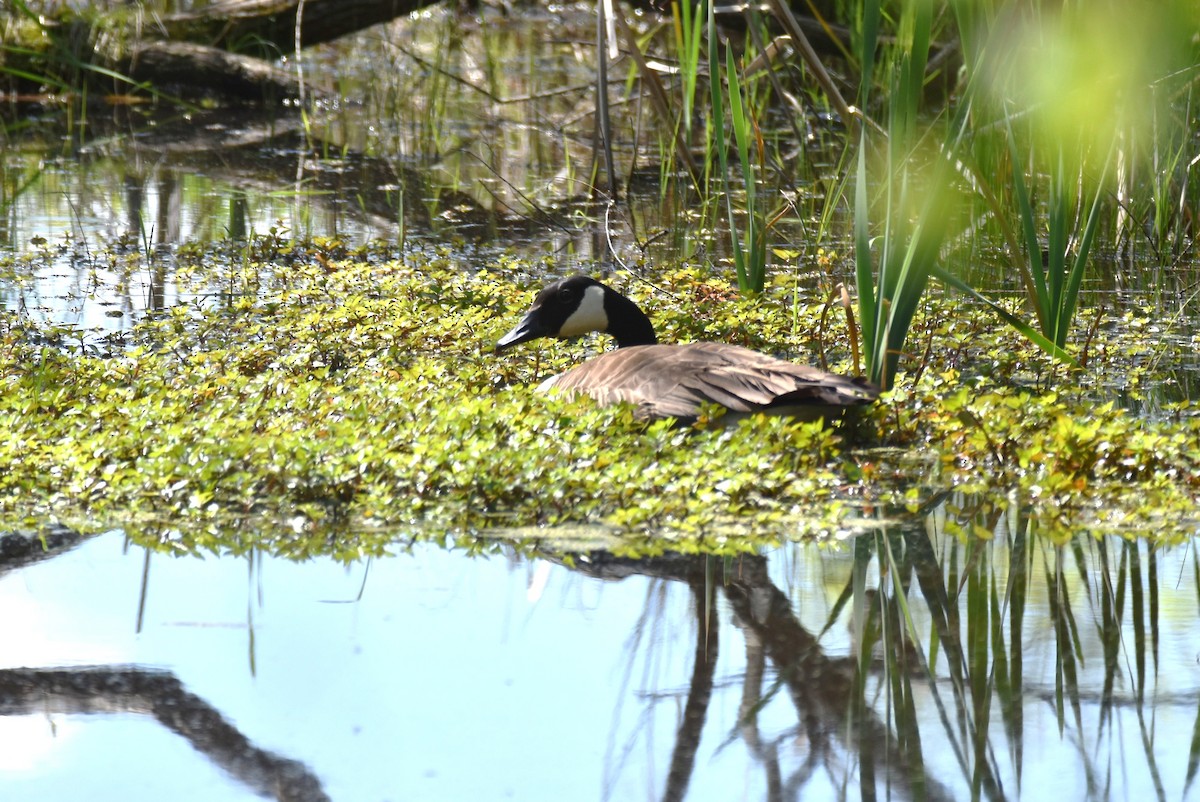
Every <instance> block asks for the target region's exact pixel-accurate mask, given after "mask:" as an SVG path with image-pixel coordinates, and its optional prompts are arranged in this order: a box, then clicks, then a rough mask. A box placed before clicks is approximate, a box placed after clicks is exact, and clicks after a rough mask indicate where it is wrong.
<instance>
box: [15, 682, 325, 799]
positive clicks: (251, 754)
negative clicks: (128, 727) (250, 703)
mask: <svg viewBox="0 0 1200 802" xmlns="http://www.w3.org/2000/svg"><path fill="white" fill-rule="evenodd" d="M34 712H54V713H115V712H133V713H149V714H150V715H152V716H154V717H155V718H156V719H158V720H159V721H160V722H161V723H162V724H163V726H165V727H166V728H167V729H169V730H171V731H172V732H175V733H178V734H179V735H182V736H183V737H184V738H186V739H187V740H188V741H189V742H190V743H191V744H192V746H193V747H195V748H196V750H197V751H199V752H201V753H202V754H204V755H206V756H207V757H208V758H209V759H211V760H212V761H213V762H214V763H215V764H217V765H218V766H220V767H221V768H223V769H225V771H227V772H229V774H231V775H232V776H233V777H235V778H236V779H238V780H239V781H241V782H242V783H244V784H245V785H246V786H247V787H248V788H250V789H251V790H253V791H254V792H255V793H257V794H260V795H262V796H268V797H274V798H275V799H278V800H281V802H328V800H329V797H328V796H327V795H326V794H325V792H324V791H323V790H322V789H321V783H320V780H318V779H317V778H316V777H315V776H314V775H313V773H312V772H311V771H310V770H309V769H308V767H306V766H305V765H304V764H303V763H300V762H299V761H295V760H288V759H286V758H282V757H279V756H277V755H275V754H272V753H271V752H268V751H266V750H264V749H259V748H258V747H256V746H254V745H252V744H251V743H250V740H249V739H248V738H247V737H246V736H245V735H243V734H242V733H241V732H239V731H238V729H237V728H236V727H234V726H233V725H232V724H230V723H229V722H228V721H226V720H225V719H224V718H223V717H222V716H221V714H220V713H218V712H217V711H216V710H214V709H213V708H212V707H211V706H210V705H209V704H208V703H207V702H205V701H204V700H203V699H201V698H200V697H199V696H196V695H195V694H194V693H190V692H188V691H187V690H185V689H184V687H183V683H181V682H180V681H179V679H178V678H176V677H174V676H172V675H171V674H168V673H166V672H159V671H144V670H141V669H136V668H107V667H96V668H83V669H32V668H17V669H9V670H4V671H0V715H7V716H11V715H24V714H29V713H34Z"/></svg>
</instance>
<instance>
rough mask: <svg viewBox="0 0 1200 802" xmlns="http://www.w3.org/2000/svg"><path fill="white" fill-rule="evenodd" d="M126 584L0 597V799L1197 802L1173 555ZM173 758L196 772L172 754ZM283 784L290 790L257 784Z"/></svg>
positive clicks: (859, 553)
mask: <svg viewBox="0 0 1200 802" xmlns="http://www.w3.org/2000/svg"><path fill="white" fill-rule="evenodd" d="M146 565H147V562H146V558H145V555H144V553H142V552H140V550H137V549H130V550H125V549H124V548H123V543H122V539H121V537H120V535H119V534H117V533H113V534H110V535H107V536H103V537H100V538H97V539H94V540H91V541H88V542H86V543H84V544H83V545H82V546H80V547H79V548H77V549H76V550H74V551H73V552H70V553H68V554H66V555H64V556H60V557H57V558H55V559H54V560H50V561H43V562H41V563H38V564H36V565H29V566H25V567H23V568H19V569H13V570H10V571H9V572H8V573H6V574H4V575H3V576H2V577H0V605H3V607H4V609H5V610H6V616H5V617H4V619H3V621H2V622H0V630H2V631H0V642H2V643H4V644H5V647H4V659H3V666H2V668H3V669H5V670H4V671H3V672H2V673H0V711H2V712H3V716H0V742H2V743H3V746H2V748H0V754H4V755H6V757H5V759H4V760H0V775H3V777H4V785H5V788H6V798H15V799H33V798H36V799H51V800H53V799H74V798H76V796H77V792H76V790H75V789H77V787H78V786H77V785H76V782H77V779H76V778H77V777H78V776H79V773H80V772H81V771H84V769H85V768H86V767H88V766H93V765H106V764H107V761H109V760H117V755H118V754H121V753H124V754H137V755H140V756H142V757H143V760H142V761H141V762H140V763H139V768H138V769H137V771H139V772H142V773H146V774H149V775H153V779H154V783H156V784H157V786H156V787H159V788H160V789H161V787H162V783H164V782H167V783H170V782H172V781H176V780H178V781H179V782H188V783H194V785H195V788H200V789H204V790H203V792H202V793H199V794H196V793H192V795H190V796H189V795H188V794H189V793H191V792H187V791H186V789H184V790H181V793H180V794H179V795H175V794H172V795H171V797H172V798H213V796H214V795H215V796H218V797H220V798H231V797H232V796H236V794H239V793H250V794H261V793H268V794H270V795H273V796H275V797H276V798H280V799H300V798H320V797H319V796H304V795H303V794H304V793H310V794H312V793H316V794H325V795H327V796H328V797H329V798H332V799H389V798H394V799H399V798H412V797H417V798H480V797H482V798H494V797H496V796H502V795H507V796H513V797H515V798H521V799H540V798H545V799H564V798H571V799H580V798H582V799H588V798H599V799H635V798H637V799H640V798H645V799H683V798H687V799H693V800H694V799H722V800H724V799H729V798H752V799H754V798H761V799H770V800H775V799H797V798H806V799H807V798H813V799H824V798H843V797H848V798H855V799H874V798H878V797H880V796H886V797H889V798H897V799H961V798H969V797H975V798H988V799H1019V798H1028V799H1043V798H1047V797H1048V796H1050V795H1052V794H1059V795H1064V796H1065V797H1066V798H1072V799H1076V798H1092V797H1103V798H1118V799H1119V798H1130V797H1134V796H1136V797H1138V798H1144V797H1145V796H1146V795H1147V791H1149V793H1152V794H1154V795H1156V796H1157V797H1158V798H1164V799H1165V798H1171V799H1176V798H1185V797H1187V795H1188V794H1189V793H1190V792H1192V791H1193V790H1194V775H1195V770H1196V765H1197V750H1196V748H1195V746H1193V743H1194V733H1196V732H1197V731H1198V730H1197V721H1198V720H1200V719H1198V711H1200V693H1198V682H1197V680H1198V678H1200V675H1198V671H1197V647H1196V646H1195V643H1196V642H1197V640H1196V635H1197V632H1196V624H1195V620H1196V606H1197V598H1198V596H1200V592H1198V588H1200V585H1198V584H1197V579H1196V577H1197V572H1196V558H1195V555H1194V552H1193V551H1192V550H1191V549H1189V548H1178V549H1174V550H1169V551H1163V550H1159V549H1154V548H1151V547H1148V546H1146V545H1144V544H1141V543H1138V542H1133V541H1129V542H1127V541H1123V540H1120V539H1108V540H1094V541H1089V540H1082V541H1074V542H1072V543H1071V544H1068V545H1065V546H1056V545H1054V544H1053V543H1051V542H1050V541H1049V540H1047V539H1045V538H1043V537H1040V536H1037V535H1035V534H1032V533H1030V532H1028V531H1027V529H1023V528H1021V527H1018V526H1015V525H1014V526H1013V527H1012V528H1011V531H1009V532H1001V534H1000V536H999V537H998V538H997V539H996V540H994V541H992V542H985V541H979V540H973V541H969V542H964V541H959V540H957V539H954V538H950V537H946V536H944V535H942V534H939V533H938V532H936V531H933V532H932V533H931V532H930V531H926V530H925V529H922V528H912V529H903V530H888V531H880V532H877V533H875V534H870V535H865V536H862V537H860V538H858V539H857V540H855V541H853V542H852V543H849V544H847V545H845V546H844V547H842V548H832V547H830V546H814V545H806V546H799V545H796V546H789V547H787V548H784V549H781V550H779V551H776V552H774V553H772V554H770V555H766V556H744V557H739V558H732V559H722V558H715V557H710V556H705V555H679V554H666V555H662V556H658V557H652V558H646V559H633V558H623V557H616V556H613V555H611V554H608V553H590V554H585V555H575V557H574V558H572V559H571V560H569V561H567V562H564V561H563V560H561V559H536V560H527V559H525V558H521V557H518V556H517V555H516V554H515V553H513V552H508V555H507V556H504V555H497V556H494V557H492V558H487V559H482V558H480V559H473V558H467V557H464V556H463V555H462V554H461V553H458V552H454V551H443V550H440V549H437V548H435V547H433V546H418V547H416V548H415V550H414V551H413V552H412V553H411V554H405V555H400V556H397V557H395V558H393V559H387V560H382V561H376V562H374V563H372V564H371V565H370V566H369V570H368V566H366V565H356V566H351V567H349V568H346V567H343V566H339V565H336V564H334V563H332V562H328V561H320V560H319V561H313V562H309V563H305V564H295V563H288V562H283V561H279V560H273V559H259V558H255V559H251V560H249V561H247V560H246V559H244V558H241V559H237V558H223V559H207V560H196V559H180V558H166V557H163V556H153V557H151V558H150V559H149V563H148V566H149V570H148V571H147V570H144V569H145V567H146ZM143 605H144V608H145V620H144V623H142V625H141V631H140V632H139V631H138V618H139V613H138V610H139V607H140V606H143ZM37 669H52V670H37ZM131 678H132V679H131ZM118 679H119V680H120V681H119V682H118V681H117V680H118ZM134 681H136V682H135V684H136V683H141V686H140V687H141V690H139V691H138V692H136V693H131V692H130V691H129V688H130V687H131V686H130V682H134ZM147 688H149V689H151V690H146V689H147ZM164 710H167V711H170V714H169V715H168V716H166V717H164V715H160V712H161V711H164ZM132 719H137V720H139V721H142V722H143V724H142V726H140V727H136V728H135V727H130V726H129V722H130V721H131V720H132ZM152 720H157V721H159V722H161V723H162V725H163V726H159V727H153V726H145V722H148V721H152ZM122 722H124V726H123V728H120V729H118V730H116V731H117V732H120V733H121V734H120V736H119V737H116V738H106V739H100V740H97V739H96V738H87V737H85V736H86V734H87V733H89V732H95V731H97V730H99V731H105V732H113V730H112V729H111V728H112V727H114V726H115V725H117V724H121V723H122ZM171 732H175V733H179V734H181V735H183V736H184V737H185V738H187V739H188V741H189V742H191V743H192V745H193V748H194V749H195V750H196V751H193V752H190V757H185V758H181V756H180V755H178V754H171V752H172V748H173V747H172V744H174V743H175V742H176V741H177V738H176V736H174V735H171V734H170V733H171ZM214 743H216V744H220V745H224V746H213V744H214ZM228 744H238V748H237V749H236V750H234V749H230V748H229V747H228ZM83 746H86V748H87V750H88V751H87V752H83V751H81V747H83ZM174 748H175V749H177V747H174ZM239 755H240V756H241V758H236V756H239ZM246 756H250V757H246ZM160 759H161V765H160V762H159V761H160ZM239 761H240V762H239ZM118 764H119V761H118ZM247 765H251V766H253V767H254V768H255V771H256V772H257V774H256V773H255V772H250V773H249V777H248V776H247V774H246V772H245V771H244V769H245V767H246V766H247ZM264 767H265V768H264ZM272 771H274V772H277V773H276V774H272V773H271V772H272ZM279 776H286V777H292V778H296V777H301V778H306V780H307V781H309V785H306V786H304V790H303V792H301V791H299V790H292V791H287V790H284V788H285V785H284V784H281V783H278V782H269V783H265V784H264V782H263V780H262V778H263V777H276V778H277V777H279ZM222 777H223V778H224V779H221V778H222ZM255 777H257V778H258V779H257V780H256V779H254V778H255ZM214 783H218V784H216V785H215V784H214ZM116 785H117V786H120V783H117V784H116ZM267 785H270V788H267V787H266V786H267ZM291 787H293V789H294V788H295V787H296V786H291ZM215 788H219V789H220V791H219V793H217V792H214V789H215ZM10 789H11V790H13V791H14V792H15V793H16V794H17V795H16V796H9V795H8V791H9V790H10ZM314 789H315V790H314ZM113 798H118V797H113ZM120 798H126V799H138V798H146V799H149V798H159V797H153V796H139V795H138V794H136V793H134V794H132V795H125V796H123V797H120Z"/></svg>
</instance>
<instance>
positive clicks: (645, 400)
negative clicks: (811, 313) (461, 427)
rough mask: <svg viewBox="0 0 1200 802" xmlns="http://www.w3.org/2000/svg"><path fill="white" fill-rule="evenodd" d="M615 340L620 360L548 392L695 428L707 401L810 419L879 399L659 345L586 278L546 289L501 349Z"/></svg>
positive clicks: (790, 369)
mask: <svg viewBox="0 0 1200 802" xmlns="http://www.w3.org/2000/svg"><path fill="white" fill-rule="evenodd" d="M589 331H600V332H607V333H608V334H611V335H612V336H613V338H614V339H615V340H616V341H617V348H616V350H614V351H609V352H607V353H604V354H601V355H599V356H597V357H593V358H592V359H589V360H588V361H586V362H584V363H583V364H582V365H579V366H578V367H574V368H572V369H570V370H568V371H566V372H565V373H560V374H559V375H557V376H554V377H552V378H550V379H548V380H547V381H545V382H543V383H542V386H541V389H549V388H553V389H555V390H559V391H565V392H567V393H570V394H578V393H585V394H587V395H589V396H591V397H592V398H594V399H595V400H596V401H598V402H599V403H601V404H611V403H616V402H619V401H626V402H629V403H632V404H635V405H636V406H637V413H636V414H637V416H638V417H640V418H667V417H673V418H679V419H681V420H694V419H695V418H696V417H698V416H699V414H700V405H701V404H703V403H705V402H710V403H715V404H719V405H720V406H723V407H725V408H726V409H728V410H730V411H732V412H740V413H750V412H756V411H759V410H765V411H768V412H772V413H780V414H788V415H793V416H795V417H798V418H801V419H804V420H816V419H817V418H822V417H825V418H836V417H838V416H840V415H841V414H842V413H843V412H845V411H846V410H847V409H850V408H853V407H859V406H863V405H865V404H869V403H871V402H872V401H874V400H875V399H876V397H877V396H878V395H879V390H878V389H876V388H875V387H874V386H872V385H871V384H869V383H867V382H866V381H863V380H861V379H850V378H846V377H844V376H835V375H833V374H832V373H826V372H825V371H822V370H818V369H817V368H812V367H808V366H807V365H797V364H794V363H792V362H785V361H784V360H782V359H776V358H775V357H772V356H767V355H766V354H760V353H758V352H756V351H751V350H749V349H747V348H742V347H740V346H736V345H729V344H727V343H714V342H701V343H691V344H688V345H658V344H657V343H658V338H657V337H656V336H655V335H654V327H653V325H651V323H650V318H648V317H646V315H645V314H644V313H643V312H642V310H641V309H639V308H638V306H637V304H635V303H634V302H633V301H631V300H629V299H628V298H626V297H625V296H624V295H622V294H621V293H619V292H617V291H616V290H614V289H612V288H611V287H608V286H605V285H604V284H601V283H600V282H598V281H594V280H593V279H590V278H588V277H587V276H571V277H570V278H565V279H561V280H559V281H555V282H554V283H552V284H549V285H547V286H546V287H545V288H543V289H542V291H541V292H539V293H538V294H537V297H536V298H534V300H533V306H531V307H530V308H529V311H527V312H526V313H525V316H524V317H523V318H521V322H520V323H518V324H517V325H516V326H515V327H514V328H513V330H512V331H510V332H509V333H508V334H505V335H504V336H503V337H501V338H500V341H499V342H497V343H496V351H497V352H499V351H503V350H504V349H506V348H510V347H512V346H514V345H517V344H519V343H523V342H528V341H530V340H536V339H537V338H539V337H575V336H578V335H580V334H586V333H587V332H589Z"/></svg>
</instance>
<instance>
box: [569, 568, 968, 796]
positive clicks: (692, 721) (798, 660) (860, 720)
mask: <svg viewBox="0 0 1200 802" xmlns="http://www.w3.org/2000/svg"><path fill="white" fill-rule="evenodd" d="M718 559H719V558H713V557H706V556H703V555H682V554H668V555H663V556H660V557H651V558H647V559H630V558H622V557H615V556H613V555H611V554H608V553H592V554H590V555H588V557H587V559H581V560H577V561H576V562H575V568H576V569H577V570H579V571H581V572H582V573H586V574H588V575H591V576H595V577H599V578H603V579H620V578H624V577H628V576H633V575H641V576H650V577H655V578H659V579H666V580H671V581H678V582H684V583H686V584H687V585H689V586H690V587H691V588H693V590H694V592H695V595H696V598H697V604H696V608H697V616H698V618H699V621H700V626H699V628H698V632H699V636H698V643H697V648H696V661H697V665H696V666H694V667H693V675H692V683H693V684H692V687H691V690H690V692H689V695H688V703H687V707H686V709H685V714H684V716H683V718H682V720H681V722H680V726H679V732H678V735H677V740H676V747H675V756H674V758H673V760H672V767H671V773H670V775H669V776H668V781H667V787H666V790H665V792H664V795H663V799H669V800H676V799H682V798H683V792H684V791H686V788H687V785H686V779H684V778H681V777H680V776H679V774H678V772H679V771H681V770H683V769H684V768H686V769H687V770H688V771H689V772H690V771H691V770H692V769H693V767H694V757H695V748H696V744H698V743H699V741H700V731H701V729H702V727H703V724H704V714H705V711H706V710H707V703H708V699H709V696H710V695H711V692H712V681H713V677H712V672H713V670H714V668H715V663H716V621H715V619H716V617H717V616H716V609H715V607H714V606H713V605H711V604H710V603H707V602H706V599H708V598H709V597H708V596H707V595H706V591H707V590H708V589H709V588H711V587H712V586H713V585H714V584H715V585H717V586H718V587H720V588H721V589H722V590H723V591H724V592H725V596H726V598H727V599H728V600H729V603H730V606H731V608H732V609H733V612H734V614H735V615H736V616H737V618H738V620H739V622H740V623H741V625H742V627H743V631H744V632H745V633H746V643H747V650H748V651H749V652H750V653H753V650H755V649H761V652H762V654H765V655H766V657H768V658H769V659H770V660H771V662H772V663H773V664H774V665H775V667H776V669H777V671H778V673H779V682H780V683H781V684H782V687H783V688H786V690H787V692H788V695H789V696H790V698H791V699H792V702H793V704H794V706H795V708H796V712H797V715H798V718H799V726H800V728H801V730H802V731H803V732H804V733H805V734H806V735H807V737H808V740H809V743H810V744H811V745H812V753H811V754H810V755H809V758H808V760H806V761H805V763H804V764H803V765H802V766H801V768H800V769H799V770H797V771H796V772H795V773H793V775H792V776H790V777H788V778H787V779H786V780H784V779H783V778H782V777H781V776H780V769H779V763H778V760H777V759H776V757H775V751H774V747H773V745H772V746H771V747H769V748H767V749H764V748H763V747H762V744H761V743H760V741H759V739H758V735H757V728H756V727H755V725H754V723H753V721H754V717H755V715H756V714H757V711H758V709H759V707H761V705H762V701H761V698H760V697H761V683H762V670H761V666H760V668H759V669H758V670H754V669H748V670H747V672H746V677H745V688H744V692H743V703H742V715H741V717H740V720H741V722H742V724H741V732H742V734H743V737H744V738H747V743H748V744H749V745H750V747H751V749H752V751H753V752H754V753H755V754H756V755H757V756H759V758H760V759H761V760H762V762H763V766H764V769H765V771H766V774H767V787H768V794H769V798H771V799H777V798H778V799H786V798H795V797H797V796H798V795H799V794H800V792H801V790H802V788H803V787H804V785H805V783H806V782H807V781H808V779H809V778H810V776H811V774H812V772H813V770H814V769H815V768H816V766H817V765H818V762H819V761H821V760H822V759H827V758H828V757H829V756H830V738H831V737H832V738H840V739H841V740H842V741H843V742H844V744H845V745H846V746H847V747H849V748H850V749H852V750H854V751H856V752H857V754H858V756H859V765H860V780H861V782H862V784H863V787H864V798H870V797H873V793H874V792H873V790H872V791H871V792H869V793H868V792H867V791H866V790H865V789H867V788H870V789H874V787H875V782H876V780H875V772H876V766H877V764H878V765H880V766H883V767H886V771H887V776H886V783H887V785H888V786H889V788H890V790H891V793H892V794H893V795H895V796H897V797H898V798H923V799H929V800H942V799H945V800H949V799H953V798H954V795H953V794H952V793H951V792H950V791H949V790H947V789H945V788H943V787H942V786H941V785H939V784H938V783H937V782H936V781H935V780H933V779H931V778H929V777H927V776H925V771H924V765H923V763H922V762H921V761H919V760H917V761H914V760H912V759H911V758H912V755H911V754H908V753H907V752H906V751H905V749H904V746H905V744H906V743H908V742H909V740H908V739H907V738H897V737H896V735H895V734H893V733H891V732H890V731H889V729H888V726H887V724H886V723H885V722H884V721H882V720H880V719H879V718H878V716H877V715H876V714H875V712H874V711H873V710H872V709H870V708H869V707H867V706H866V705H865V703H864V700H863V695H862V684H861V683H860V682H858V681H857V677H856V674H855V672H854V668H853V665H852V664H849V663H848V662H847V661H846V660H844V659H834V658H830V657H828V656H827V655H826V654H825V653H824V650H823V649H822V648H821V646H820V644H819V643H818V640H817V638H816V637H815V636H814V635H813V634H812V633H810V632H808V631H807V630H806V629H804V627H803V626H801V624H800V622H799V621H798V620H797V619H796V616H795V614H794V613H793V611H792V607H791V603H790V602H789V601H788V598H787V596H786V595H785V594H784V593H783V592H782V591H781V590H779V589H778V588H777V587H775V586H774V585H773V584H772V583H771V581H770V578H769V576H768V574H767V561H766V559H764V558H762V557H755V556H746V557H741V558H738V560H737V561H736V563H735V564H734V565H733V566H732V567H731V568H728V569H727V570H726V571H725V572H724V573H723V574H721V573H719V572H718V573H717V574H716V575H714V574H713V573H712V572H711V568H710V566H711V564H712V563H711V561H713V560H718ZM701 662H706V663H708V665H707V666H701V665H699V664H700V663H701Z"/></svg>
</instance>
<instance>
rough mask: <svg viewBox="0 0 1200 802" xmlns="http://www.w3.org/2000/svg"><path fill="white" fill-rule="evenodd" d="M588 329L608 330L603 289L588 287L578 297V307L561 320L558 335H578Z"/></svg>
mask: <svg viewBox="0 0 1200 802" xmlns="http://www.w3.org/2000/svg"><path fill="white" fill-rule="evenodd" d="M589 331H608V315H607V314H606V313H605V312H604V290H603V289H602V288H600V287H588V288H587V289H586V290H585V291H584V293H583V297H582V298H580V299H579V307H578V308H577V309H576V310H575V311H574V312H572V313H571V316H570V317H569V318H567V319H566V320H564V321H563V324H562V326H561V327H560V328H559V330H558V336H559V337H578V336H579V335H580V334H586V333H587V332H589Z"/></svg>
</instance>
